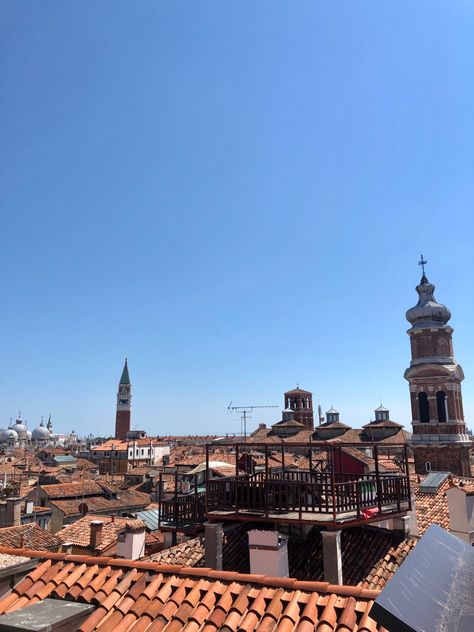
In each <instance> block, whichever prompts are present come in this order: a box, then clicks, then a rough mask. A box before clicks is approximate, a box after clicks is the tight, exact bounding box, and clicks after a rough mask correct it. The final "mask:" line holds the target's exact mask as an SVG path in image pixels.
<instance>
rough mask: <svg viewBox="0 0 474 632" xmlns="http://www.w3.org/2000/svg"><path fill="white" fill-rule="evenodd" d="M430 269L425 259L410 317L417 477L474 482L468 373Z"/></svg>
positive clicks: (409, 375) (408, 376)
mask: <svg viewBox="0 0 474 632" xmlns="http://www.w3.org/2000/svg"><path fill="white" fill-rule="evenodd" d="M426 263H427V262H426V261H425V260H424V259H423V255H422V257H421V261H420V262H419V264H420V265H421V266H422V277H421V281H420V284H419V285H418V286H417V288H416V291H417V292H418V296H419V299H418V303H417V304H416V305H415V307H412V308H411V309H409V310H408V311H407V313H406V318H407V320H408V322H409V323H410V324H411V328H410V329H409V330H408V332H407V333H408V335H409V336H410V345H411V358H412V359H411V362H410V367H409V368H408V369H407V370H406V371H405V379H407V380H408V382H409V384H410V399H411V411H412V425H413V436H412V447H413V453H414V457H415V471H416V473H417V474H426V473H427V472H430V471H431V470H436V471H444V472H451V473H452V474H456V475H458V476H471V472H470V464H469V447H470V439H469V436H468V435H467V434H466V425H465V422H464V412H463V406H462V393H461V382H462V380H463V379H464V373H463V370H462V368H461V366H460V365H459V364H458V363H457V362H456V360H455V358H454V351H453V340H452V334H453V329H452V327H450V326H449V325H448V324H447V322H448V321H449V319H450V318H451V312H450V311H449V309H448V308H447V307H446V306H445V305H442V304H441V303H438V302H437V301H436V299H435V297H434V290H435V286H434V285H433V284H432V283H430V282H429V281H428V279H427V277H426V274H425V264H426Z"/></svg>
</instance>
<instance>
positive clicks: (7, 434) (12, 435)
mask: <svg viewBox="0 0 474 632" xmlns="http://www.w3.org/2000/svg"><path fill="white" fill-rule="evenodd" d="M1 440H2V441H6V442H9V441H13V442H15V441H18V434H17V433H16V431H15V430H13V428H8V429H7V430H4V431H3V432H2V436H1Z"/></svg>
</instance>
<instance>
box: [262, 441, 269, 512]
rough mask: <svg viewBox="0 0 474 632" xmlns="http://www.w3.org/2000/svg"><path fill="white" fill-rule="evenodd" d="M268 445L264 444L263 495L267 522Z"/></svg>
mask: <svg viewBox="0 0 474 632" xmlns="http://www.w3.org/2000/svg"><path fill="white" fill-rule="evenodd" d="M267 486H268V445H267V444H265V483H264V486H263V493H264V495H265V516H266V518H267V520H268V488H267Z"/></svg>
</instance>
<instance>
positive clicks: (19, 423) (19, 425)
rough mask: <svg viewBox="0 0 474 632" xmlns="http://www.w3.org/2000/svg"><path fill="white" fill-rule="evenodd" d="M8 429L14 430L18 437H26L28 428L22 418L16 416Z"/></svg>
mask: <svg viewBox="0 0 474 632" xmlns="http://www.w3.org/2000/svg"><path fill="white" fill-rule="evenodd" d="M10 429H11V430H14V431H15V433H16V434H17V436H18V438H19V439H26V433H27V432H28V429H27V427H26V426H25V424H24V423H23V419H20V418H19V417H18V419H17V420H16V421H15V423H14V424H13V426H10Z"/></svg>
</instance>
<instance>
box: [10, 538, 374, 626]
mask: <svg viewBox="0 0 474 632" xmlns="http://www.w3.org/2000/svg"><path fill="white" fill-rule="evenodd" d="M0 552H4V553H11V550H9V549H6V550H3V551H2V550H0ZM21 553H22V554H23V555H25V556H26V557H33V558H39V559H40V563H39V566H38V567H37V568H35V569H34V570H33V571H31V572H30V573H29V574H28V575H27V576H26V577H25V578H24V579H22V580H21V581H20V582H19V583H18V584H17V585H16V586H15V587H14V588H13V590H12V591H11V593H9V594H8V595H6V596H4V597H3V598H2V599H1V600H0V613H2V614H3V613H5V612H12V611H14V610H18V609H19V608H22V607H24V606H26V605H29V604H31V603H35V602H37V601H39V600H41V599H45V598H47V597H52V598H59V599H67V600H70V601H75V600H78V599H80V600H81V601H82V602H83V603H92V604H94V605H95V606H97V607H96V609H95V611H94V612H93V613H92V614H90V615H89V616H88V618H87V619H86V620H85V621H84V622H83V623H82V624H81V626H80V628H79V631H80V632H91V631H92V630H98V631H99V632H107V631H114V632H126V631H128V630H130V632H156V631H158V630H163V629H165V628H166V630H167V632H178V631H179V630H184V631H185V632H198V631H203V632H216V631H217V630H227V631H229V630H241V631H242V632H246V631H248V632H250V631H252V630H255V629H257V628H258V629H260V630H268V631H270V630H279V631H280V632H287V631H290V630H296V631H297V632H309V631H317V632H335V631H337V632H376V631H380V632H382V631H383V628H381V627H380V626H378V625H377V624H376V623H375V621H374V620H373V619H371V618H370V609H371V607H372V604H373V601H374V599H375V598H376V597H377V596H378V595H379V591H374V590H368V589H364V588H361V587H355V586H334V585H330V584H328V583H326V582H301V581H297V580H295V579H284V578H279V577H267V576H262V575H244V574H239V573H230V572H224V571H213V570H211V569H193V568H185V567H182V566H167V565H160V564H156V563H153V562H134V561H131V560H112V559H110V558H104V557H101V558H97V557H95V558H94V557H87V556H78V555H65V554H63V553H59V554H58V553H56V554H51V553H49V554H48V553H45V552H43V551H29V550H21Z"/></svg>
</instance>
